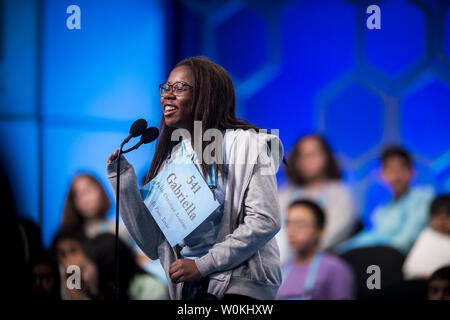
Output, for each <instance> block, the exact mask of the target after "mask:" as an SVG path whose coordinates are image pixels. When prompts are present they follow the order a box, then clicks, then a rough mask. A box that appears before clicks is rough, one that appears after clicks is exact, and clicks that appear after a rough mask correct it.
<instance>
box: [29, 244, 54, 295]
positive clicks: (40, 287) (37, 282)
mask: <svg viewBox="0 0 450 320" xmlns="http://www.w3.org/2000/svg"><path fill="white" fill-rule="evenodd" d="M28 265H29V272H30V274H29V276H30V278H29V279H30V283H29V284H30V288H29V289H30V292H29V298H30V299H34V300H60V294H59V288H60V285H59V270H58V264H57V263H56V261H55V259H54V258H53V257H52V255H51V254H50V253H49V252H46V251H43V252H41V254H40V255H39V256H36V257H35V258H34V259H32V260H31V261H30V262H29V264H28Z"/></svg>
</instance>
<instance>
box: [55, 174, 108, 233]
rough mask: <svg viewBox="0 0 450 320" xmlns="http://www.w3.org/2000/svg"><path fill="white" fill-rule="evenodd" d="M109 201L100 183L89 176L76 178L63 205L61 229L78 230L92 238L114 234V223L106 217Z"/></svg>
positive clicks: (81, 175) (82, 175)
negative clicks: (103, 234) (109, 233)
mask: <svg viewBox="0 0 450 320" xmlns="http://www.w3.org/2000/svg"><path fill="white" fill-rule="evenodd" d="M110 208H111V201H110V200H109V198H108V195H107V194H106V192H105V189H104V188H103V186H102V184H101V183H100V181H98V180H97V179H96V178H95V177H94V176H92V175H90V174H86V173H83V174H79V175H78V176H76V177H75V178H74V179H73V181H72V183H71V185H70V189H69V193H68V195H67V198H66V203H65V205H64V213H63V219H62V224H61V227H62V228H72V229H75V228H78V229H80V231H82V232H83V233H84V234H85V235H86V237H88V238H92V237H95V236H96V235H98V234H100V233H103V232H114V230H115V229H114V223H113V222H112V221H109V220H107V218H106V215H107V213H108V210H109V209H110Z"/></svg>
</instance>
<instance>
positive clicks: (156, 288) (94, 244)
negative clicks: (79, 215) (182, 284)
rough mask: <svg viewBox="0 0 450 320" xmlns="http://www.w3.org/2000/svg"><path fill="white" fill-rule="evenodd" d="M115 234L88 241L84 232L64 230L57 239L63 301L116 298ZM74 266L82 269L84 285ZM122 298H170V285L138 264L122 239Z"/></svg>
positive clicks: (120, 277)
mask: <svg viewBox="0 0 450 320" xmlns="http://www.w3.org/2000/svg"><path fill="white" fill-rule="evenodd" d="M114 249H115V237H114V236H113V235H112V234H107V233H104V234H101V235H99V236H97V237H94V238H92V239H89V240H86V239H85V238H84V237H83V236H82V234H81V233H79V232H77V231H74V230H68V229H64V230H61V231H60V232H59V233H58V234H57V235H56V237H55V238H54V240H53V251H54V253H55V255H56V258H57V260H58V263H59V265H60V272H61V275H62V279H61V297H62V299H63V300H90V299H93V300H106V299H113V298H114V296H113V294H114V292H113V283H114ZM71 265H75V266H78V267H79V268H80V273H81V274H80V275H81V279H80V287H79V288H72V287H70V288H69V287H68V285H67V283H68V282H69V283H76V281H74V278H73V274H74V273H73V271H72V272H70V273H67V272H66V271H67V270H68V267H69V266H71ZM119 294H120V295H119V299H121V300H128V299H132V300H155V299H167V297H168V292H167V288H166V287H165V286H164V285H163V284H162V283H161V282H160V281H158V280H157V279H155V278H154V277H153V276H151V275H149V274H146V273H145V271H144V270H143V269H141V268H140V267H139V266H138V265H137V264H136V258H135V256H134V252H133V251H132V250H131V249H130V248H128V246H127V245H125V244H124V243H123V242H122V241H120V240H119Z"/></svg>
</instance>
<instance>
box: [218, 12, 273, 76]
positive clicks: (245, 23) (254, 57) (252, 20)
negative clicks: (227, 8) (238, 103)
mask: <svg viewBox="0 0 450 320" xmlns="http://www.w3.org/2000/svg"><path fill="white" fill-rule="evenodd" d="M215 32H216V36H215V39H216V54H217V59H218V63H219V64H220V65H222V66H224V67H225V68H226V69H227V70H228V71H229V72H230V73H231V74H232V75H233V77H235V78H237V79H238V80H243V79H245V78H247V77H249V76H250V75H251V74H252V73H254V72H255V71H256V70H258V68H259V67H260V66H262V65H264V62H265V61H266V60H267V56H268V50H269V48H268V46H269V44H268V25H267V21H266V20H265V19H264V18H263V17H262V16H260V15H259V14H258V13H256V12H254V11H253V10H251V9H250V8H248V7H244V8H243V9H241V10H239V11H238V12H237V13H236V14H234V15H233V16H231V17H230V18H229V19H227V20H226V21H224V22H223V23H222V24H221V25H219V26H218V27H217V29H216V31H215ZM250 48H251V50H249V49H250ZM237 61H238V63H236V62H237Z"/></svg>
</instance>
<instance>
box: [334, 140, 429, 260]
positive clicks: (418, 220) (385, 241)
mask: <svg viewBox="0 0 450 320" xmlns="http://www.w3.org/2000/svg"><path fill="white" fill-rule="evenodd" d="M381 163H382V177H383V179H384V180H385V181H386V182H387V184H388V187H389V188H390V190H391V193H392V196H393V198H392V200H391V201H390V202H389V203H388V204H386V205H381V206H379V207H378V208H377V209H376V210H375V212H374V213H373V215H372V218H373V224H372V225H373V227H372V229H370V230H363V231H361V232H360V233H358V234H357V235H356V236H354V237H353V238H351V239H349V240H347V241H346V242H344V243H342V244H341V245H339V247H338V248H337V251H338V252H339V253H342V252H345V251H348V250H351V249H355V248H360V247H369V246H377V245H386V246H391V247H393V248H395V249H398V250H399V251H401V252H402V253H403V254H407V253H408V251H409V250H410V249H411V246H412V245H413V243H414V241H415V240H416V239H417V237H418V236H419V234H420V232H421V231H422V230H423V229H424V228H425V227H426V225H427V217H428V207H429V205H430V202H431V200H432V198H433V195H434V192H433V189H432V188H431V187H427V186H424V187H414V188H413V187H411V186H410V183H411V179H412V177H413V167H412V158H411V155H410V154H409V153H408V152H407V151H405V150H404V149H402V148H400V147H389V148H386V149H385V150H384V151H383V153H382V156H381Z"/></svg>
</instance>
